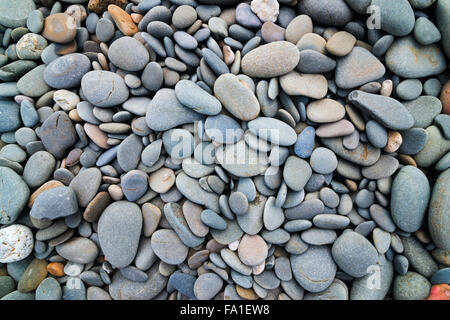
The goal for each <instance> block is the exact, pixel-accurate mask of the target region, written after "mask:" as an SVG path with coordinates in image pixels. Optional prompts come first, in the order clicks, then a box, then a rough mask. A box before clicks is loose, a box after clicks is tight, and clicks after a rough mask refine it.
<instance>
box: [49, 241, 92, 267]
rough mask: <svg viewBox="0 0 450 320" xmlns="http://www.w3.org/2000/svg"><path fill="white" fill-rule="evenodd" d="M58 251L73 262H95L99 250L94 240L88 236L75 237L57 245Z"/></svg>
mask: <svg viewBox="0 0 450 320" xmlns="http://www.w3.org/2000/svg"><path fill="white" fill-rule="evenodd" d="M56 252H57V253H58V254H59V255H60V256H61V257H63V258H64V259H67V260H69V261H71V262H75V263H81V264H86V263H91V262H93V261H94V260H95V258H97V256H98V252H99V250H98V248H97V245H96V244H95V242H94V241H92V240H90V239H87V238H82V237H74V238H72V239H70V240H69V241H66V242H64V243H63V244H60V245H58V246H56Z"/></svg>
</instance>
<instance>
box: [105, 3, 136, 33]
mask: <svg viewBox="0 0 450 320" xmlns="http://www.w3.org/2000/svg"><path fill="white" fill-rule="evenodd" d="M108 12H109V13H110V14H111V17H112V18H113V19H114V22H115V23H116V26H117V28H119V30H120V31H122V33H123V34H124V35H126V36H133V35H134V34H135V33H136V32H138V31H139V30H138V27H137V26H136V25H135V24H134V22H133V19H131V17H130V15H129V14H128V13H127V12H126V11H125V10H123V9H122V8H120V7H118V6H116V5H115V4H110V5H109V6H108Z"/></svg>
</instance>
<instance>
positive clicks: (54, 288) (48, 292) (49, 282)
mask: <svg viewBox="0 0 450 320" xmlns="http://www.w3.org/2000/svg"><path fill="white" fill-rule="evenodd" d="M61 298H62V289H61V286H60V284H59V283H58V281H57V280H55V279H54V278H46V279H44V280H43V281H42V282H41V283H40V284H39V286H38V287H37V289H36V300H61Z"/></svg>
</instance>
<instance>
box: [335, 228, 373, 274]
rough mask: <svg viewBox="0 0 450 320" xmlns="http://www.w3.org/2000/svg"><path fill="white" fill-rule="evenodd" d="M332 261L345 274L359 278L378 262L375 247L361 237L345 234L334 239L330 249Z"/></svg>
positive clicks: (356, 234)
mask: <svg viewBox="0 0 450 320" xmlns="http://www.w3.org/2000/svg"><path fill="white" fill-rule="evenodd" d="M332 254H333V259H334V261H335V262H336V264H337V265H338V266H339V267H340V268H341V269H342V270H343V271H344V272H346V273H347V274H349V275H351V276H353V277H356V278H360V277H363V276H365V275H366V274H367V273H368V272H369V270H368V268H369V267H370V266H372V265H374V264H376V263H377V261H378V253H377V251H376V249H375V247H374V246H373V245H372V244H371V243H370V242H369V241H368V240H367V239H366V238H364V237H363V236H362V235H360V234H359V233H356V232H352V231H350V232H346V233H343V234H342V235H341V236H340V237H338V238H337V239H336V241H335V242H334V243H333V247H332Z"/></svg>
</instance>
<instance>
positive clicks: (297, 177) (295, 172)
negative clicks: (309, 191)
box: [283, 156, 312, 191]
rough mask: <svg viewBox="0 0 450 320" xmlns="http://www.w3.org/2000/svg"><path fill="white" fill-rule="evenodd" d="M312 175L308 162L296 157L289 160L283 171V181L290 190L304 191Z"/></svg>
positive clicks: (290, 157)
mask: <svg viewBox="0 0 450 320" xmlns="http://www.w3.org/2000/svg"><path fill="white" fill-rule="evenodd" d="M311 174H312V170H311V167H310V166H309V164H308V162H306V161H305V160H303V159H300V158H298V157H295V156H289V157H288V158H287V160H286V163H285V165H284V169H283V179H284V182H285V183H286V185H287V186H288V187H289V188H290V189H292V190H294V191H301V190H303V188H304V187H305V185H306V183H307V182H308V180H309V178H310V177H311Z"/></svg>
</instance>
